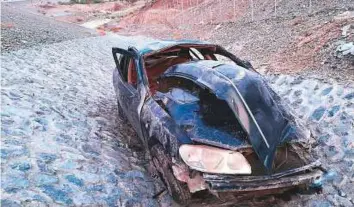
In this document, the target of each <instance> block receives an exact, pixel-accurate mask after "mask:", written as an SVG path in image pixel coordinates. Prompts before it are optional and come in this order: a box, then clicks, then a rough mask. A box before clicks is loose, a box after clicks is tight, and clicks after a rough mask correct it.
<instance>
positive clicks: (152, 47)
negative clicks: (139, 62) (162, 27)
mask: <svg viewBox="0 0 354 207" xmlns="http://www.w3.org/2000/svg"><path fill="white" fill-rule="evenodd" d="M182 44H198V45H204V44H207V45H211V44H210V43H208V42H204V41H199V40H161V41H154V42H148V43H147V44H142V45H141V46H137V47H136V49H137V50H138V51H139V53H140V55H144V54H147V53H150V52H153V51H157V50H161V49H163V48H167V47H172V46H175V45H182Z"/></svg>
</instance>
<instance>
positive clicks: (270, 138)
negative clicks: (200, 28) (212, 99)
mask: <svg viewBox="0 0 354 207" xmlns="http://www.w3.org/2000/svg"><path fill="white" fill-rule="evenodd" d="M162 76H163V77H182V78H187V79H189V80H192V81H193V82H195V83H196V84H198V85H199V86H201V87H202V88H208V89H209V90H210V91H212V92H213V93H215V95H216V96H217V98H218V99H221V100H225V101H226V102H227V103H228V105H229V107H230V108H231V109H232V111H233V113H234V114H235V116H236V118H237V119H238V121H239V123H240V124H241V126H242V128H243V129H244V131H245V132H246V133H247V137H248V141H249V142H250V144H251V145H252V147H253V149H254V151H255V152H256V154H257V155H258V157H259V159H260V160H261V161H262V162H263V165H264V166H265V167H266V168H267V169H269V170H270V169H271V167H272V163H273V159H274V155H275V151H276V148H277V146H279V145H280V144H281V143H283V142H286V141H290V140H292V139H299V138H303V136H305V133H304V132H303V130H302V129H301V128H299V127H298V125H297V123H296V122H295V119H294V118H293V116H292V115H291V114H290V113H289V111H288V110H287V109H286V108H285V107H284V105H283V104H282V103H281V101H280V99H279V97H278V96H277V95H276V93H274V92H273V90H272V89H271V88H270V87H269V86H268V84H267V83H266V82H265V80H264V79H263V77H262V76H261V75H259V74H258V73H256V72H253V71H250V70H247V69H245V68H243V67H240V66H236V65H229V64H223V63H222V62H219V61H211V60H203V61H194V62H188V63H183V64H178V65H174V66H172V67H170V68H169V69H168V70H167V71H166V72H165V73H164V74H163V75H162ZM220 137H223V136H220ZM206 139H208V138H206ZM209 139H210V138H209ZM223 139H224V140H223V141H222V140H221V142H219V143H221V144H222V143H223V142H224V143H225V144H228V145H237V144H238V145H240V144H242V143H243V142H242V140H240V139H238V141H236V140H233V139H230V138H227V137H226V138H225V137H224V138H223ZM227 139H228V140H229V141H227ZM230 140H233V141H232V142H230ZM219 141H220V140H219ZM210 144H212V143H210ZM221 147H222V146H221ZM227 148H230V147H229V146H228V147H227Z"/></svg>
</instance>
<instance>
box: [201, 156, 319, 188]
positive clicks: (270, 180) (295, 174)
mask: <svg viewBox="0 0 354 207" xmlns="http://www.w3.org/2000/svg"><path fill="white" fill-rule="evenodd" d="M320 166H321V163H320V162H319V161H316V162H313V163H311V164H308V165H305V166H303V167H300V168H295V169H290V170H287V171H284V172H281V173H276V174H272V175H264V176H240V175H220V174H219V175H217V174H208V173H204V174H203V178H204V181H205V183H206V184H207V185H208V187H209V190H210V191H214V192H245V193H246V192H249V191H263V190H272V189H278V188H279V189H281V188H290V187H295V186H298V185H302V184H311V183H313V182H314V181H315V180H317V179H320V178H321V176H322V173H323V172H322V170H321V168H320Z"/></svg>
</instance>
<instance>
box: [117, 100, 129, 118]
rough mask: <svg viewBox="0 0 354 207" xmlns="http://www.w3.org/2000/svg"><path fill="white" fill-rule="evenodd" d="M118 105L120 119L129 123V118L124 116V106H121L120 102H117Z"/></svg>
mask: <svg viewBox="0 0 354 207" xmlns="http://www.w3.org/2000/svg"><path fill="white" fill-rule="evenodd" d="M117 105H118V117H119V119H120V120H121V121H124V122H126V121H128V119H127V116H126V115H125V114H124V111H123V109H122V106H121V105H120V103H119V101H117Z"/></svg>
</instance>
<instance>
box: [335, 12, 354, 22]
mask: <svg viewBox="0 0 354 207" xmlns="http://www.w3.org/2000/svg"><path fill="white" fill-rule="evenodd" d="M352 18H354V11H346V12H343V13H341V14H338V15H337V16H335V17H334V19H335V20H346V19H352Z"/></svg>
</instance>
